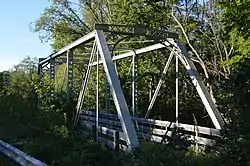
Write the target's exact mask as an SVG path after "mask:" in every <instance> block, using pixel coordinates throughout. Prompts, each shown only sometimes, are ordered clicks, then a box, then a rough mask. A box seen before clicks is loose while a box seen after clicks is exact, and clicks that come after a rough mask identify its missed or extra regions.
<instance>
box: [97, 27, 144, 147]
mask: <svg viewBox="0 0 250 166" xmlns="http://www.w3.org/2000/svg"><path fill="white" fill-rule="evenodd" d="M96 40H97V46H98V50H99V53H100V56H101V58H102V61H103V67H104V70H105V73H106V75H107V78H108V81H109V84H110V87H111V92H112V96H113V99H114V102H115V106H116V110H117V113H118V117H119V119H120V121H121V125H122V129H123V132H124V134H125V137H126V143H127V145H128V150H134V149H135V148H137V147H138V146H139V141H138V138H137V134H136V131H135V128H134V124H133V122H132V118H131V116H130V113H129V110H128V106H127V103H126V101H125V97H124V94H123V91H122V88H121V85H120V81H119V78H118V75H117V73H116V70H115V65H114V63H113V60H112V58H111V55H110V52H109V49H108V45H107V43H106V41H105V38H104V35H103V31H101V30H96Z"/></svg>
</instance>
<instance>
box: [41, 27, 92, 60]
mask: <svg viewBox="0 0 250 166" xmlns="http://www.w3.org/2000/svg"><path fill="white" fill-rule="evenodd" d="M94 37H95V32H94V31H93V32H91V33H89V34H87V35H85V36H83V37H81V38H80V39H78V40H76V41H74V42H73V43H70V44H69V45H67V46H65V47H63V48H62V49H61V50H60V51H58V52H57V53H55V54H53V55H51V56H49V57H47V58H46V59H44V60H42V61H41V62H40V63H39V64H44V63H46V62H49V60H50V59H51V58H53V59H54V58H57V57H59V56H61V55H62V54H64V53H66V52H67V51H68V50H71V49H73V48H75V47H77V46H79V45H80V44H84V43H86V42H89V41H90V40H91V39H93V38H94Z"/></svg>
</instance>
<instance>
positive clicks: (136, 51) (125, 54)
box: [91, 39, 173, 66]
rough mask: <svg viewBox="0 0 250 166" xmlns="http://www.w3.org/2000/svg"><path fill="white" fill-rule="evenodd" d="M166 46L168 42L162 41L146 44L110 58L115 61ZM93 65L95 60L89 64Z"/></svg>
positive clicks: (95, 63)
mask: <svg viewBox="0 0 250 166" xmlns="http://www.w3.org/2000/svg"><path fill="white" fill-rule="evenodd" d="M169 41H173V39H169ZM166 46H170V44H169V42H164V44H161V43H158V44H154V45H151V46H147V47H144V48H140V49H136V50H133V51H129V52H127V53H124V54H120V55H117V56H114V57H113V58H112V60H113V61H115V60H119V59H123V58H128V57H131V56H133V55H134V54H136V55H139V54H143V53H146V52H151V51H154V50H158V49H161V48H163V47H166ZM101 63H102V61H99V64H101ZM95 65H97V62H93V63H92V64H91V66H95Z"/></svg>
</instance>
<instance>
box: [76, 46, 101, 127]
mask: <svg viewBox="0 0 250 166" xmlns="http://www.w3.org/2000/svg"><path fill="white" fill-rule="evenodd" d="M96 49H97V48H96V44H95V43H94V44H93V48H92V53H91V55H90V58H89V64H88V67H87V71H86V73H85V77H84V80H83V82H82V86H81V91H80V94H79V97H78V101H77V106H76V116H75V120H74V125H76V124H77V122H78V119H79V114H80V111H81V109H82V105H83V100H84V97H85V93H86V89H87V84H88V81H89V77H90V71H91V66H90V64H91V63H92V61H93V59H94V55H95V54H96V51H97V50H96Z"/></svg>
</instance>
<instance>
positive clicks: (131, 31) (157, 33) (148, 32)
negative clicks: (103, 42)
mask: <svg viewBox="0 0 250 166" xmlns="http://www.w3.org/2000/svg"><path fill="white" fill-rule="evenodd" d="M95 30H102V31H103V32H110V33H113V34H120V35H131V36H145V37H147V38H150V39H152V40H166V39H167V38H172V39H178V37H179V35H178V34H177V33H172V32H168V31H162V30H156V29H152V28H146V27H141V26H128V25H110V24H96V25H95ZM95 30H94V31H92V32H90V33H89V34H87V35H85V36H83V37H81V38H79V39H78V40H76V41H74V42H72V43H70V44H69V45H66V46H65V47H63V48H62V49H61V50H60V51H58V52H56V53H54V54H52V55H50V56H48V57H47V58H44V59H40V61H39V65H43V64H45V63H47V62H49V60H50V59H55V58H57V57H59V56H61V55H62V54H65V53H66V52H67V51H68V50H71V49H73V48H75V47H77V46H79V45H81V44H86V43H88V42H90V41H91V40H93V39H94V38H95Z"/></svg>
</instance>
